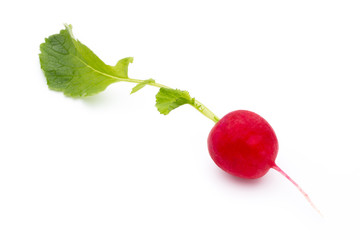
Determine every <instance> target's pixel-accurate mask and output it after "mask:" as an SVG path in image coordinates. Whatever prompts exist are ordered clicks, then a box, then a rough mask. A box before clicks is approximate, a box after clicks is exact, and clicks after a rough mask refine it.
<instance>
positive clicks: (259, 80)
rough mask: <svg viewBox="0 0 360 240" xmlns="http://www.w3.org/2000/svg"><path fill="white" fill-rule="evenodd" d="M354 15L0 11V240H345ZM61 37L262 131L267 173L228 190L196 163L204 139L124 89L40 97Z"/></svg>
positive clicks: (281, 4) (359, 208)
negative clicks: (268, 156) (238, 113)
mask: <svg viewBox="0 0 360 240" xmlns="http://www.w3.org/2000/svg"><path fill="white" fill-rule="evenodd" d="M359 12H360V3H359V1H346V0H341V1H329V0H327V1H318V0H309V1H307V0H305V1H304V0H303V1H288V0H284V1H279V0H273V1H226V0H223V1H209V0H208V1H197V0H191V1H187V0H182V1H169V0H168V1H133V0H132V1H122V0H117V1H106V0H103V1H74V0H72V1H49V0H47V1H3V2H2V3H1V4H0V26H1V38H0V43H1V44H0V61H1V62H0V66H1V78H0V81H1V85H0V86H1V93H0V106H1V108H0V114H1V117H0V123H1V124H0V142H1V143H0V239H2V240H10V239H36V240H42V239H44V240H45V239H46V240H53V239H59V240H60V239H66V240H72V239H74V240H75V239H76V240H80V239H86V240H90V239H106V240H113V239H124V240H133V239H136V240H137V239H139V240H140V239H141V240H143V239H157V240H162V239H164V240H165V239H166V240H172V239H175V240H177V239H179V240H180V239H181V240H184V239H189V240H192V239H194V240H195V239H196V240H199V239H329V238H330V237H333V238H334V239H360V230H359V224H360V219H359V215H360V204H359V203H360V194H359V189H360V153H359V145H360V126H359V123H360V108H359V105H360V104H359V103H360V96H359V85H358V83H359V77H360V68H359V67H360V14H359ZM63 23H70V24H72V25H73V31H74V34H75V36H76V37H77V38H78V39H80V40H81V41H82V42H83V43H84V44H86V45H87V46H88V47H90V48H91V49H92V50H93V51H94V52H95V53H96V54H97V55H98V56H99V57H100V58H102V59H103V60H104V61H105V62H106V63H108V64H111V65H112V64H115V63H116V61H117V60H118V59H120V58H123V57H128V56H133V57H135V60H134V63H133V64H132V65H131V66H130V69H129V75H130V76H131V77H133V78H139V79H148V78H150V77H151V78H154V79H156V81H157V82H159V83H163V84H165V85H169V86H172V87H176V88H180V89H184V90H188V91H189V92H190V93H191V94H192V96H194V97H196V98H197V99H199V100H200V101H201V102H203V103H204V104H205V105H206V106H207V107H209V108H210V109H211V110H212V111H214V112H215V113H216V114H217V115H219V116H223V115H225V114H226V113H228V112H230V111H233V110H237V109H247V110H251V111H254V112H257V113H258V114H260V115H262V116H263V117H264V118H265V119H267V120H268V121H269V122H270V124H271V125H272V126H273V128H274V129H275V131H276V133H277V136H278V139H279V144H280V151H279V155H278V158H277V161H276V162H277V164H278V165H279V166H280V167H281V168H283V169H284V170H285V171H286V172H287V173H288V174H289V175H290V176H291V177H293V178H294V179H295V180H296V181H297V182H298V183H299V184H300V185H301V186H302V187H303V188H304V189H305V191H307V193H308V194H309V195H310V197H311V198H312V200H313V201H314V202H315V204H316V205H317V206H318V208H319V209H320V210H321V212H322V213H323V215H324V217H321V216H320V215H319V214H318V213H317V212H316V211H315V210H314V209H312V208H311V206H310V205H309V204H308V202H306V200H305V198H304V197H303V196H302V195H301V194H300V193H299V192H298V191H297V189H296V188H295V187H294V186H293V185H292V184H291V183H290V182H289V181H287V180H286V179H285V178H284V177H283V176H281V175H280V174H279V173H277V172H276V171H274V170H270V171H269V173H268V174H267V175H266V176H265V177H263V178H261V179H258V180H251V181H249V180H241V179H237V178H234V177H231V176H229V175H227V174H226V173H224V172H222V171H221V170H220V169H219V168H217V167H216V166H215V164H214V163H213V161H212V160H211V158H210V156H209V155H208V152H207V145H206V140H207V135H208V133H209V131H210V129H211V128H212V126H213V123H212V122H211V121H210V120H208V119H207V118H205V117H204V116H202V115H201V114H199V113H198V112H197V111H195V110H194V109H193V108H191V107H189V106H184V107H181V108H179V109H177V110H174V111H173V112H172V113H171V114H170V115H168V116H163V115H160V114H159V113H158V112H157V110H156V108H155V107H154V104H155V94H156V92H157V89H155V88H152V87H146V88H145V89H143V90H142V91H140V92H138V93H136V94H134V95H131V96H130V95H129V93H130V91H131V88H132V87H133V85H132V84H130V83H118V84H114V85H112V86H110V87H109V88H108V89H107V90H106V91H105V92H103V93H101V94H99V95H97V96H94V97H91V98H88V99H85V100H73V99H70V98H67V97H65V96H64V95H63V94H62V93H58V92H53V91H50V90H48V88H47V86H46V81H45V78H44V76H43V74H42V72H41V70H40V65H39V59H38V54H39V44H40V43H41V42H43V41H44V38H45V37H47V36H49V35H51V34H55V33H58V32H59V31H60V29H62V28H63V25H62V24H63Z"/></svg>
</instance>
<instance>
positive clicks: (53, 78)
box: [39, 25, 316, 209]
mask: <svg viewBox="0 0 360 240" xmlns="http://www.w3.org/2000/svg"><path fill="white" fill-rule="evenodd" d="M40 51H41V53H40V55H39V57H40V64H41V68H42V70H43V72H44V74H45V77H46V79H47V84H48V86H49V88H50V89H52V90H56V91H61V92H63V93H64V94H65V95H67V96H70V97H74V98H77V97H86V96H91V95H94V94H97V93H99V92H101V91H104V90H105V89H106V88H107V87H108V86H109V85H110V84H112V83H115V82H130V83H135V84H136V85H135V86H134V87H133V89H132V91H131V94H133V93H135V92H137V91H139V90H140V89H142V88H144V87H145V86H153V87H157V88H160V89H159V92H158V93H157V94H156V107H157V109H158V111H159V112H160V113H161V114H164V115H167V114H169V113H170V112H171V111H172V110H174V109H176V108H178V107H179V106H182V105H184V104H189V105H190V106H192V107H194V108H195V109H196V110H198V111H199V112H200V113H202V114H203V115H204V116H206V117H207V118H209V119H210V120H212V121H213V122H214V123H215V126H214V127H213V129H212V130H211V132H210V134H209V137H208V148H209V153H210V156H211V157H212V159H213V160H214V162H215V163H216V164H217V165H218V166H219V167H220V168H221V169H223V170H224V171H226V172H228V173H230V174H232V175H234V176H237V177H241V178H249V179H254V178H260V177H262V176H264V175H265V174H266V173H267V172H268V171H269V169H270V168H273V169H275V170H277V171H278V172H280V173H281V174H282V175H284V176H285V177H286V178H287V179H288V180H290V181H291V182H292V183H293V184H294V185H295V186H296V187H297V188H298V189H299V190H300V192H301V193H302V194H303V195H304V196H305V197H306V199H307V200H308V201H309V202H310V204H311V205H312V206H313V207H314V208H315V209H316V207H315V206H314V204H313V203H312V202H311V200H310V198H309V197H308V195H307V194H306V193H305V192H304V191H303V190H302V189H301V188H300V187H299V185H298V184H297V183H295V182H294V181H293V180H292V179H291V178H290V177H289V176H288V175H287V174H286V173H285V172H284V171H282V170H281V169H280V168H279V167H278V166H277V165H276V164H275V159H276V155H277V153H278V149H279V146H278V141H277V138H276V135H275V132H274V130H273V129H272V128H271V126H270V125H269V123H268V122H266V121H265V119H263V118H262V117H260V116H259V115H257V114H256V113H253V112H250V111H245V110H238V111H234V112H231V113H229V114H227V115H226V116H224V117H223V118H222V119H219V118H218V117H217V116H216V115H215V114H214V113H213V112H212V111H210V110H209V109H208V108H207V107H205V105H204V104H202V103H201V102H199V101H198V100H197V99H195V98H193V97H191V96H190V94H189V92H187V91H182V90H179V89H173V88H170V87H168V86H165V85H163V84H159V83H157V82H155V80H154V79H151V78H150V79H147V80H140V79H134V78H130V77H129V76H128V66H129V64H130V63H132V62H133V58H132V57H128V58H124V59H121V60H119V61H118V63H117V64H116V65H115V66H109V65H106V64H105V63H104V62H103V61H102V60H101V59H100V58H99V57H98V56H96V55H95V54H94V53H93V52H92V51H91V50H90V49H89V48H88V47H87V46H85V45H84V44H82V43H81V42H80V41H79V40H77V39H75V38H74V35H73V33H72V27H71V25H65V29H64V30H61V31H60V33H59V34H54V35H51V36H50V37H48V38H46V39H45V42H44V43H42V44H41V45H40Z"/></svg>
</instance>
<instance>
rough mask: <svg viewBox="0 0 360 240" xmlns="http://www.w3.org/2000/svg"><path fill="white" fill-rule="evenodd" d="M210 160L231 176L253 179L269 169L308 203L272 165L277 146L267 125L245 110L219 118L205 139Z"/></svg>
mask: <svg viewBox="0 0 360 240" xmlns="http://www.w3.org/2000/svg"><path fill="white" fill-rule="evenodd" d="M208 149H209V153H210V156H211V158H212V159H213V160H214V162H215V163H216V165H218V166H219V167H220V168H221V169H223V170H224V171H225V172H228V173H229V174H231V175H234V176H237V177H241V178H248V179H255V178H260V177H262V176H264V175H265V174H266V173H267V172H268V171H269V169H270V168H273V169H275V170H277V171H278V172H280V173H281V174H282V175H284V176H285V177H286V178H287V179H288V180H290V181H291V182H292V183H293V184H294V185H295V186H296V187H297V188H298V189H299V190H300V192H301V193H302V194H303V195H304V196H305V198H306V199H307V200H308V201H309V202H310V204H311V205H312V206H313V207H314V208H315V209H316V210H317V211H319V210H318V209H317V208H316V207H315V205H314V204H313V203H312V202H311V200H310V198H309V196H308V195H307V194H306V193H305V192H304V191H303V190H302V189H301V188H300V186H299V185H298V184H297V183H296V182H295V181H294V180H292V179H291V178H290V177H289V176H288V175H287V174H286V173H285V172H284V171H282V170H281V169H280V168H279V167H278V166H277V165H276V164H275V159H276V156H277V153H278V149H279V144H278V140H277V138H276V135H275V132H274V130H273V129H272V127H271V126H270V124H269V123H268V122H267V121H266V120H265V119H264V118H262V117H261V116H259V115H258V114H256V113H254V112H250V111H246V110H237V111H233V112H230V113H229V114H227V115H225V116H224V117H223V118H222V119H220V120H219V121H218V122H217V123H216V124H215V126H214V127H213V129H212V130H211V132H210V134H209V137H208Z"/></svg>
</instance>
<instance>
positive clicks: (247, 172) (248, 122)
mask: <svg viewBox="0 0 360 240" xmlns="http://www.w3.org/2000/svg"><path fill="white" fill-rule="evenodd" d="M208 148H209V153H210V156H211V158H212V159H213V160H214V162H215V163H216V164H217V165H218V166H219V167H220V168H221V169H223V170H224V171H226V172H228V173H230V174H231V175H234V176H237V177H241V178H250V179H254V178H260V177H262V176H264V175H265V174H266V173H267V172H268V171H269V169H270V168H272V167H274V166H276V165H275V159H276V156H277V153H278V149H279V144H278V140H277V138H276V135H275V132H274V130H273V129H272V127H271V126H270V124H269V123H268V122H267V121H266V120H265V119H264V118H262V117H261V116H259V115H258V114H256V113H254V112H250V111H246V110H237V111H233V112H230V113H229V114H227V115H225V116H224V117H223V118H222V119H220V121H219V122H217V123H216V124H215V126H214V127H213V129H212V130H211V132H210V134H209V137H208Z"/></svg>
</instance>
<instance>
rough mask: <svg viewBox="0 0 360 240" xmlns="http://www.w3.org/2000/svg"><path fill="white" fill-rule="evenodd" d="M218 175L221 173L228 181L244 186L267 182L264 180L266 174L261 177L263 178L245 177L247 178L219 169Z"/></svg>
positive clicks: (221, 176) (222, 177)
mask: <svg viewBox="0 0 360 240" xmlns="http://www.w3.org/2000/svg"><path fill="white" fill-rule="evenodd" d="M218 175H219V178H221V179H224V180H225V181H228V182H230V183H232V184H236V185H243V186H244V185H245V186H249V187H253V186H259V185H261V184H262V183H263V182H265V181H264V178H265V176H264V177H261V178H257V179H245V178H239V177H235V176H233V175H230V174H229V173H226V172H224V171H218Z"/></svg>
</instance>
